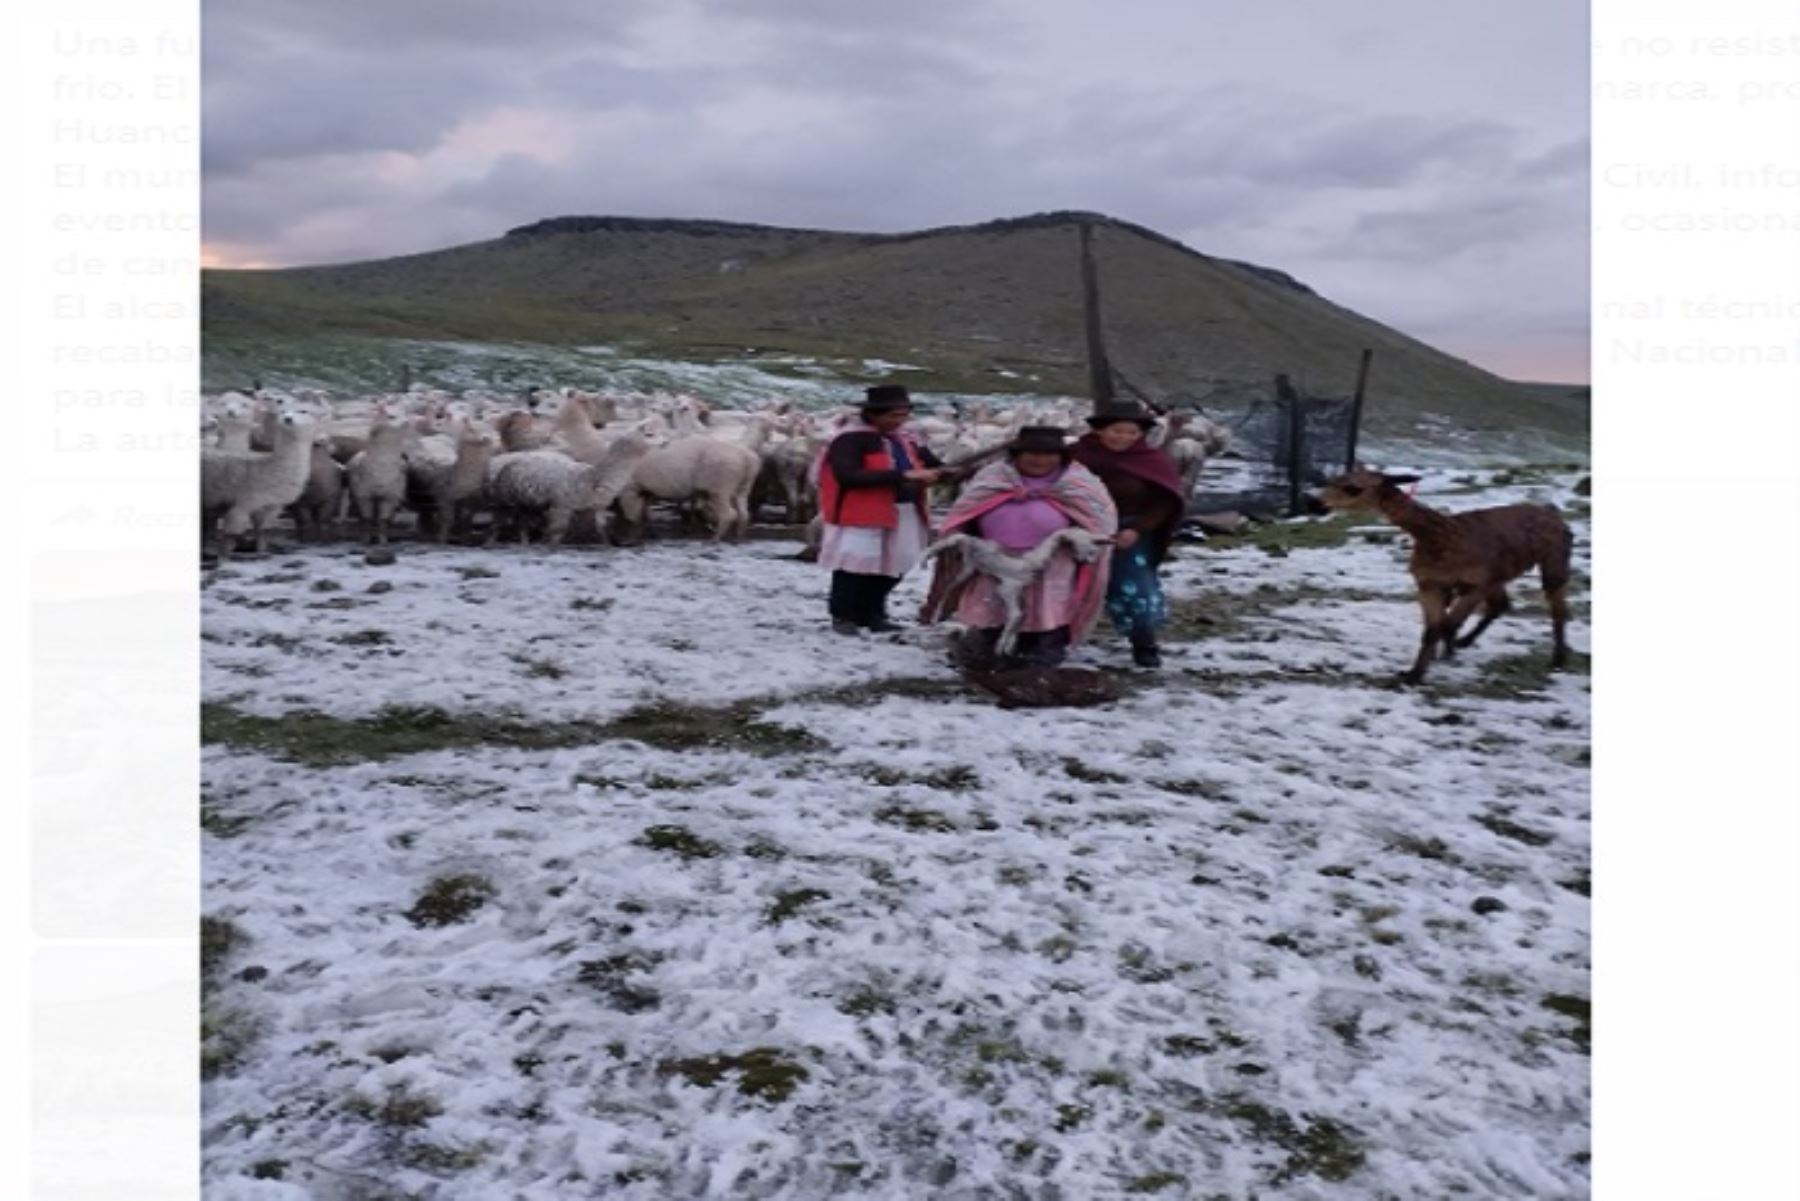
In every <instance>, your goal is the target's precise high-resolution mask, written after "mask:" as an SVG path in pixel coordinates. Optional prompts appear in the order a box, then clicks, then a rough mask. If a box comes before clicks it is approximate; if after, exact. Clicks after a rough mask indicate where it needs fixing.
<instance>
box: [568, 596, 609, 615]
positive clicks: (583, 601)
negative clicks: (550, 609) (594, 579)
mask: <svg viewBox="0 0 1800 1201" xmlns="http://www.w3.org/2000/svg"><path fill="white" fill-rule="evenodd" d="M614 603H615V602H614V601H613V599H612V597H610V596H603V597H599V598H597V599H596V598H595V597H591V596H578V597H576V598H575V599H574V600H572V601H570V602H569V608H571V609H578V610H587V611H590V612H595V613H604V612H606V611H607V610H608V609H610V608H612V607H613V604H614Z"/></svg>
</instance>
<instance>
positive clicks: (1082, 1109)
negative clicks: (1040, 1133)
mask: <svg viewBox="0 0 1800 1201" xmlns="http://www.w3.org/2000/svg"><path fill="white" fill-rule="evenodd" d="M1093 1116H1094V1111H1093V1110H1091V1109H1089V1108H1088V1107H1087V1106H1085V1105H1058V1106H1057V1107H1056V1132H1057V1133H1058V1134H1067V1133H1068V1132H1069V1131H1071V1130H1074V1129H1076V1128H1078V1127H1079V1126H1080V1125H1081V1124H1082V1123H1083V1122H1085V1121H1087V1120H1088V1119H1089V1118H1091V1117H1093Z"/></svg>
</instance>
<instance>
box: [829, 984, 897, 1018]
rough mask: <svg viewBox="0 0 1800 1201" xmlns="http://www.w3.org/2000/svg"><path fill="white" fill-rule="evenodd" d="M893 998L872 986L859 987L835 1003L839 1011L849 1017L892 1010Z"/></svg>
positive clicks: (865, 1015) (866, 1015) (890, 1011)
mask: <svg viewBox="0 0 1800 1201" xmlns="http://www.w3.org/2000/svg"><path fill="white" fill-rule="evenodd" d="M894 1008H895V1006H894V998H892V997H890V996H888V995H887V994H886V993H883V992H879V991H877V990H875V989H873V988H859V989H857V990H856V991H855V992H853V993H851V994H850V995H849V996H847V997H844V998H843V999H842V1000H840V1001H839V1002H838V1003H837V1009H838V1012H839V1013H847V1014H849V1015H850V1016H851V1017H871V1016H873V1015H874V1014H877V1013H888V1014H891V1013H893V1012H894Z"/></svg>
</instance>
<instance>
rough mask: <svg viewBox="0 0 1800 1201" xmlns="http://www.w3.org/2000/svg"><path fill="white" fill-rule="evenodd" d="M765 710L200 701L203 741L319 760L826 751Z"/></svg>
mask: <svg viewBox="0 0 1800 1201" xmlns="http://www.w3.org/2000/svg"><path fill="white" fill-rule="evenodd" d="M758 712H760V710H759V709H758V708H757V707H756V706H754V705H737V706H730V707H726V708H722V709H709V708H704V707H698V706H683V705H675V704H669V703H663V704H656V705H647V706H643V707H640V708H637V709H633V710H631V711H629V712H627V713H625V714H623V715H621V716H619V717H617V718H615V719H614V720H612V721H610V722H606V723H604V724H595V723H592V722H579V721H576V722H546V721H540V720H527V719H525V718H522V717H507V716H496V715H490V714H473V713H471V714H455V713H450V712H447V711H445V710H443V709H438V708H434V707H430V706H417V705H390V706H387V707H386V708H383V709H381V710H379V711H378V712H376V713H375V714H374V715H372V716H370V717H366V718H342V717H333V716H331V715H329V714H325V713H320V712H317V711H315V710H299V711H296V712H292V713H284V714H282V715H281V716H280V717H261V716H258V715H256V714H251V713H245V712H243V711H241V710H238V709H236V708H233V707H232V706H230V705H223V704H206V705H202V706H201V707H200V740H201V742H202V743H207V744H221V745H226V746H236V747H243V748H246V749H250V750H257V751H262V752H264V753H266V754H271V755H274V756H276V757H278V758H282V759H286V760H288V761H290V762H295V763H302V764H306V765H308V766H313V767H330V766H333V765H336V764H342V763H358V762H365V761H368V760H374V759H386V758H391V757H393V756H397V755H411V754H418V753H421V752H424V751H440V750H452V749H456V748H459V747H476V746H507V747H520V748H525V749H530V750H547V749H554V748H557V747H568V746H584V745H587V744H589V743H593V742H601V741H606V740H611V739H619V740H626V739H628V740H631V741H634V742H642V743H645V744H646V745H649V746H654V747H658V748H661V749H664V750H689V749H695V748H702V747H716V748H721V749H729V750H744V751H749V752H751V753H753V754H762V755H778V754H786V753H790V752H796V751H808V750H816V749H818V748H819V747H821V746H823V745H824V744H823V743H822V742H820V740H819V739H817V738H815V737H814V736H813V735H812V734H810V733H808V732H807V731H805V730H800V729H796V728H794V727H791V726H782V725H773V724H770V723H767V722H761V721H757V720H755V716H756V714H757V713H758Z"/></svg>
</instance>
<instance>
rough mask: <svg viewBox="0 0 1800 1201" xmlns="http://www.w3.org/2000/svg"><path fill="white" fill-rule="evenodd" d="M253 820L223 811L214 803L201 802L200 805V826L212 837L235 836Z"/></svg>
mask: <svg viewBox="0 0 1800 1201" xmlns="http://www.w3.org/2000/svg"><path fill="white" fill-rule="evenodd" d="M255 820H256V819H255V818H253V817H249V816H245V815H242V814H230V813H225V812H224V811H222V810H220V809H219V808H218V807H217V806H215V805H208V804H205V803H202V804H201V806H200V828H201V829H202V830H205V831H206V832H207V833H208V834H211V835H212V836H213V837H214V838H236V837H237V836H238V835H239V834H242V833H243V832H244V830H245V829H246V828H248V827H249V826H250V825H252V824H253V823H254V822H255Z"/></svg>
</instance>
